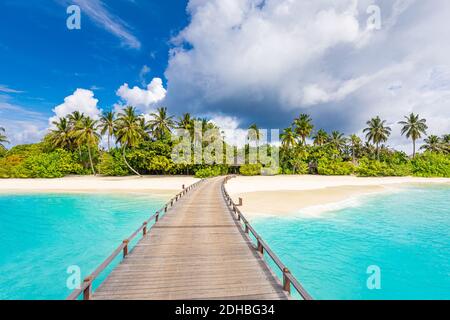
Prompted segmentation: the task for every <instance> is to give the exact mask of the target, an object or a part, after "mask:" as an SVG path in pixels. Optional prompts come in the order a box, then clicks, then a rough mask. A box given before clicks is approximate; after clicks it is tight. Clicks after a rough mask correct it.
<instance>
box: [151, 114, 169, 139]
mask: <svg viewBox="0 0 450 320" xmlns="http://www.w3.org/2000/svg"><path fill="white" fill-rule="evenodd" d="M150 115H151V116H152V118H153V119H152V120H150V121H149V124H150V127H151V128H152V131H153V133H154V135H155V137H156V138H157V139H163V138H164V136H165V135H166V133H167V132H170V130H171V129H172V128H174V126H175V123H174V121H173V116H169V115H168V114H167V108H158V109H156V112H153V113H151V114H150Z"/></svg>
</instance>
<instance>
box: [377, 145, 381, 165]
mask: <svg viewBox="0 0 450 320" xmlns="http://www.w3.org/2000/svg"><path fill="white" fill-rule="evenodd" d="M377 159H378V161H380V149H379V148H378V142H377Z"/></svg>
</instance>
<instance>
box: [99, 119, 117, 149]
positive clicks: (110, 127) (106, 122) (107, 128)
mask: <svg viewBox="0 0 450 320" xmlns="http://www.w3.org/2000/svg"><path fill="white" fill-rule="evenodd" d="M115 117H116V114H115V113H114V111H107V112H104V113H103V115H102V117H101V118H100V123H101V124H100V130H101V134H102V135H105V134H107V135H108V150H111V138H112V137H113V136H114V131H115V125H114V121H115Z"/></svg>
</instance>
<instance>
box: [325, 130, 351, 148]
mask: <svg viewBox="0 0 450 320" xmlns="http://www.w3.org/2000/svg"><path fill="white" fill-rule="evenodd" d="M328 142H329V143H330V144H331V145H332V146H333V147H335V148H336V150H338V151H339V152H341V151H342V149H343V148H344V146H345V144H346V142H347V139H346V138H345V137H344V134H343V133H340V132H339V131H333V132H332V133H331V136H330V137H329V138H328Z"/></svg>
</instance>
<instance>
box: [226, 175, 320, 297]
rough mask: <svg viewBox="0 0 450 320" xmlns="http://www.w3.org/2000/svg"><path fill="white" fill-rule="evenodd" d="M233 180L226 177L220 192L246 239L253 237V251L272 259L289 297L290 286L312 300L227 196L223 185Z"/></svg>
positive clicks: (230, 177)
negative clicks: (254, 243) (281, 275)
mask: <svg viewBox="0 0 450 320" xmlns="http://www.w3.org/2000/svg"><path fill="white" fill-rule="evenodd" d="M232 178H235V176H227V177H226V178H225V179H224V181H223V184H222V192H223V195H224V198H225V201H226V202H227V205H228V206H229V207H230V208H231V210H232V212H233V213H234V214H235V216H236V218H237V220H238V221H239V223H240V226H241V227H242V229H243V230H244V232H245V233H246V234H247V236H248V238H249V239H250V240H252V238H251V237H250V236H249V235H250V233H251V234H252V235H253V237H254V238H255V239H256V245H254V248H255V250H257V251H258V252H259V254H260V255H261V256H262V257H263V258H264V252H266V253H267V255H268V256H269V257H270V258H271V259H272V261H273V262H274V263H275V264H276V266H277V267H278V268H279V269H280V270H281V272H282V274H283V290H284V291H286V292H287V293H288V294H289V295H290V294H291V285H292V286H293V287H294V288H295V290H296V291H297V292H298V293H299V294H300V296H301V297H302V298H303V299H304V300H313V298H312V297H311V296H310V295H309V294H308V292H306V290H305V288H303V286H302V285H301V284H300V282H298V281H297V279H296V278H295V277H294V275H293V274H292V273H291V272H290V271H289V269H288V268H287V267H286V265H285V264H284V263H283V262H281V260H280V259H279V258H278V256H277V255H276V254H275V253H274V252H273V251H272V249H270V247H269V245H268V244H267V243H266V242H264V240H263V239H262V238H261V236H260V235H259V234H258V233H257V232H256V231H255V229H253V227H252V226H251V225H250V223H249V222H248V220H247V219H246V218H245V217H244V215H243V214H242V212H241V211H240V210H239V208H238V207H237V205H236V204H235V203H234V202H233V199H231V197H230V195H229V194H228V192H227V190H226V189H225V184H226V183H227V182H228V180H230V179H232Z"/></svg>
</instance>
